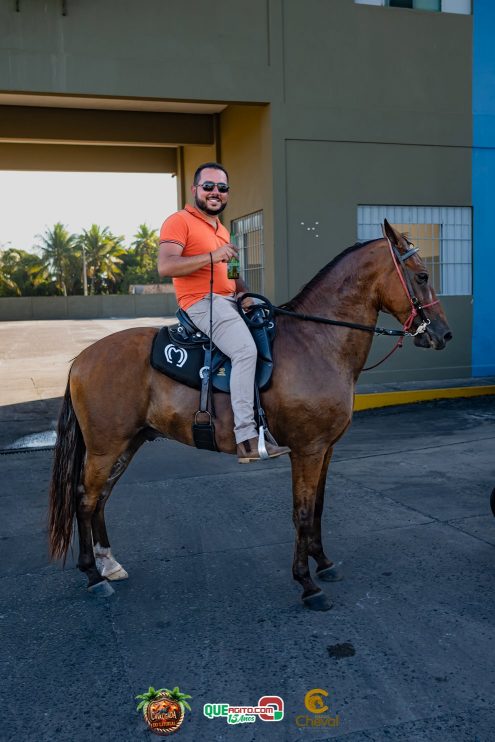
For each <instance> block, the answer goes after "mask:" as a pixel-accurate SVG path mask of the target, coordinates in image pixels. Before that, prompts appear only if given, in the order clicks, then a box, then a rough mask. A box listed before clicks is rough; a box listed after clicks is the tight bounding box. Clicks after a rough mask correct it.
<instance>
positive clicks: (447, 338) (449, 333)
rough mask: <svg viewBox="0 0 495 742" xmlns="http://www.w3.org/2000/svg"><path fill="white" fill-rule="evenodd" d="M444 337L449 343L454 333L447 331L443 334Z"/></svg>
mask: <svg viewBox="0 0 495 742" xmlns="http://www.w3.org/2000/svg"><path fill="white" fill-rule="evenodd" d="M443 339H444V340H445V342H446V343H448V342H449V340H452V333H451V332H446V333H445V335H444V336H443Z"/></svg>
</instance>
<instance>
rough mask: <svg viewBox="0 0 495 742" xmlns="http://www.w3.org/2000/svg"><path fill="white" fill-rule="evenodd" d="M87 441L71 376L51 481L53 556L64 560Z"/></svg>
mask: <svg viewBox="0 0 495 742" xmlns="http://www.w3.org/2000/svg"><path fill="white" fill-rule="evenodd" d="M85 453H86V445H85V443H84V439H83V436H82V433H81V428H80V427H79V423H78V421H77V417H76V414H75V412H74V407H73V406H72V399H71V396H70V378H69V381H68V382H67V388H66V390H65V395H64V401H63V404H62V409H61V410H60V415H59V418H58V428H57V442H56V445H55V455H54V460H53V468H52V478H51V482H50V508H49V525H48V529H49V538H50V554H51V556H52V558H54V559H58V558H63V560H64V564H65V559H66V557H67V551H68V549H69V546H70V542H71V537H72V523H73V521H74V517H75V515H76V508H77V490H78V487H79V482H80V480H81V474H82V468H83V465H84V455H85Z"/></svg>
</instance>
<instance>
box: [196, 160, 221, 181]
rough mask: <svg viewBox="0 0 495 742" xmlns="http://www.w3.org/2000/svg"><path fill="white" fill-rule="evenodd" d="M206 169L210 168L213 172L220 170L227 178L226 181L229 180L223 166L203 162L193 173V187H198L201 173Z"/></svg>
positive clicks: (217, 163)
mask: <svg viewBox="0 0 495 742" xmlns="http://www.w3.org/2000/svg"><path fill="white" fill-rule="evenodd" d="M206 168H212V169H213V170H221V171H222V172H223V173H225V175H226V176H227V180H228V179H229V174H228V172H227V171H226V169H225V168H224V166H223V165H220V163H219V162H204V163H203V164H202V165H200V166H199V167H198V168H197V170H196V172H195V173H194V180H193V185H198V183H199V177H200V175H201V171H202V170H206Z"/></svg>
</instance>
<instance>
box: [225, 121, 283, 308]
mask: <svg viewBox="0 0 495 742" xmlns="http://www.w3.org/2000/svg"><path fill="white" fill-rule="evenodd" d="M220 149H221V153H222V161H223V164H224V165H225V167H226V168H227V170H228V172H229V178H230V185H231V188H232V190H231V193H230V197H229V205H228V207H227V209H226V210H225V218H224V222H225V224H226V225H227V226H229V224H230V222H231V221H232V220H233V219H238V218H239V217H242V216H246V215H247V214H252V213H253V212H255V211H263V219H264V255H265V291H266V293H267V294H268V295H269V296H272V297H273V295H274V291H275V276H274V269H273V265H274V261H273V254H274V244H273V179H272V138H271V120H270V107H269V106H229V107H228V108H227V109H226V110H225V111H223V112H222V114H221V116H220Z"/></svg>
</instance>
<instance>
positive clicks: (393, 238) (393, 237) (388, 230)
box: [382, 219, 401, 246]
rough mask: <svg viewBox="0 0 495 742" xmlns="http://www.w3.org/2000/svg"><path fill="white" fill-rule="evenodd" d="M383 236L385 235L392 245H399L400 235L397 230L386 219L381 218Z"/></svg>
mask: <svg viewBox="0 0 495 742" xmlns="http://www.w3.org/2000/svg"><path fill="white" fill-rule="evenodd" d="M382 230H383V236H384V237H386V238H387V239H388V240H390V242H391V243H392V245H396V246H397V245H399V242H400V238H401V235H400V234H399V232H397V231H396V230H395V229H394V228H393V227H392V225H391V224H389V223H388V221H387V220H386V219H384V220H383V226H382Z"/></svg>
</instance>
